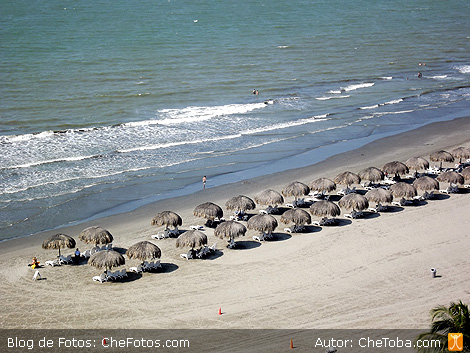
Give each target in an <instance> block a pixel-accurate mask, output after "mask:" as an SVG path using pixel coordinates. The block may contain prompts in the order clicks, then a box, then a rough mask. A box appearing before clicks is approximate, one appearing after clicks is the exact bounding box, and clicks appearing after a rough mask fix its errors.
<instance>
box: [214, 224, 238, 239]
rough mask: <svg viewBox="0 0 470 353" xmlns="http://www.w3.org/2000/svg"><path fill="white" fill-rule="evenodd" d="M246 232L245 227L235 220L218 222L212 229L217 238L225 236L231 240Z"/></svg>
mask: <svg viewBox="0 0 470 353" xmlns="http://www.w3.org/2000/svg"><path fill="white" fill-rule="evenodd" d="M245 233H246V227H245V226H244V225H243V224H241V223H238V222H236V221H225V222H222V223H220V224H219V225H218V226H217V228H215V230H214V235H215V236H216V237H217V238H220V239H224V238H227V239H229V240H230V241H233V239H234V238H235V237H239V236H244V235H245Z"/></svg>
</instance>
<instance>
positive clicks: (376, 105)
mask: <svg viewBox="0 0 470 353" xmlns="http://www.w3.org/2000/svg"><path fill="white" fill-rule="evenodd" d="M378 107H379V105H378V104H374V105H369V106H367V107H360V108H359V109H375V108H378Z"/></svg>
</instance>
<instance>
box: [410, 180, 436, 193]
mask: <svg viewBox="0 0 470 353" xmlns="http://www.w3.org/2000/svg"><path fill="white" fill-rule="evenodd" d="M413 186H414V187H415V188H416V189H417V190H422V191H431V190H439V182H438V181H437V180H436V179H433V178H431V177H428V176H422V177H419V178H418V179H416V180H415V181H413Z"/></svg>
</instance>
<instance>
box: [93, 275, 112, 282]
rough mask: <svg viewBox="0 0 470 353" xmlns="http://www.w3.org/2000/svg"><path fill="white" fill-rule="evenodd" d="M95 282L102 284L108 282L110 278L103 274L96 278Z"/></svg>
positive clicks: (94, 278)
mask: <svg viewBox="0 0 470 353" xmlns="http://www.w3.org/2000/svg"><path fill="white" fill-rule="evenodd" d="M93 281H97V282H100V283H103V282H107V281H108V276H107V275H106V273H102V274H101V275H99V276H94V277H93Z"/></svg>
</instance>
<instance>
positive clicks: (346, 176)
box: [334, 171, 361, 186]
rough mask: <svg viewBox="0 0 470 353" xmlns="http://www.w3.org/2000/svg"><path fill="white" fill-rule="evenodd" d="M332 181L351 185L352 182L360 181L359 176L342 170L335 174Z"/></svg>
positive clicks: (357, 182)
mask: <svg viewBox="0 0 470 353" xmlns="http://www.w3.org/2000/svg"><path fill="white" fill-rule="evenodd" d="M334 181H335V183H336V184H343V185H348V186H349V185H352V184H359V183H360V182H361V177H360V176H359V175H357V174H356V173H353V172H348V171H346V172H342V173H339V174H338V175H337V176H335V178H334Z"/></svg>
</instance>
